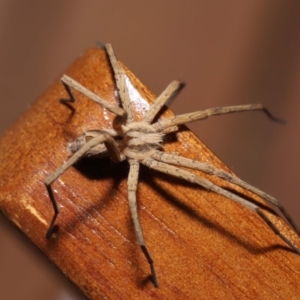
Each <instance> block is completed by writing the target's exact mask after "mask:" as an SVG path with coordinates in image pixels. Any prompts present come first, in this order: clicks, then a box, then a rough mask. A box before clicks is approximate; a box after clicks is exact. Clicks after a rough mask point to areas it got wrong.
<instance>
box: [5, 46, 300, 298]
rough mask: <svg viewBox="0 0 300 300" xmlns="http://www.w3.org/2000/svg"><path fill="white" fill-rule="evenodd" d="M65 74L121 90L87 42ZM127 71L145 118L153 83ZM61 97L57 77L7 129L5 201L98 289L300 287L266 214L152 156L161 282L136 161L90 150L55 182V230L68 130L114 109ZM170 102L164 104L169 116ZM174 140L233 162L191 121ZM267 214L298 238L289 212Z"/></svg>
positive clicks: (147, 183)
mask: <svg viewBox="0 0 300 300" xmlns="http://www.w3.org/2000/svg"><path fill="white" fill-rule="evenodd" d="M66 74H68V75H69V76H71V77H72V78H74V79H76V80H77V81H79V82H80V83H81V84H83V85H84V86H86V87H87V88H89V89H91V90H92V91H94V92H96V93H98V94H99V95H101V96H102V97H104V98H105V99H107V100H109V101H113V102H116V101H117V100H116V96H115V95H116V94H115V86H114V80H113V77H112V73H111V69H110V66H109V65H108V61H107V58H106V55H105V53H104V52H103V51H102V50H100V49H90V50H88V51H87V52H86V53H85V54H84V55H83V56H82V57H81V58H79V59H78V60H77V61H76V62H75V63H74V64H73V65H72V66H71V67H70V68H69V69H68V70H67V71H66ZM127 74H128V76H129V78H130V79H131V82H132V83H133V86H132V89H131V96H132V99H133V101H134V107H135V110H136V116H137V118H138V117H140V116H141V115H142V114H143V113H144V112H145V111H146V110H147V108H148V104H147V101H148V102H150V103H151V102H152V101H153V99H154V95H153V94H152V93H151V92H150V91H149V90H148V89H147V88H146V87H145V86H144V85H143V84H142V83H141V82H140V81H139V80H138V79H136V78H135V76H134V75H133V74H132V73H130V71H127ZM138 95H139V96H138ZM63 97H66V93H65V91H64V89H63V87H62V85H61V83H60V82H59V80H57V81H55V82H54V84H53V85H52V86H51V87H50V88H49V89H48V90H47V91H46V92H45V93H44V94H43V95H42V96H41V97H40V98H39V99H38V100H37V101H36V102H35V103H34V104H33V105H32V106H31V107H30V109H29V110H28V111H27V112H26V113H25V114H24V115H22V116H21V117H20V118H19V120H18V121H17V122H16V123H15V124H14V125H13V126H12V127H11V128H10V129H9V130H7V131H6V132H5V134H4V135H3V136H2V137H1V139H0V153H1V159H0V209H1V210H2V211H3V212H4V214H5V215H6V216H7V217H8V218H9V219H10V220H11V221H12V222H13V223H14V224H15V225H17V226H18V227H19V228H20V229H21V230H22V231H23V232H24V233H25V234H26V235H27V236H28V238H29V239H31V240H32V242H33V243H34V244H36V245H37V246H38V247H39V248H40V249H41V250H42V251H43V252H44V253H45V254H46V255H47V256H48V257H49V259H51V260H52V261H53V262H54V263H55V264H56V265H57V266H58V268H60V269H61V270H62V272H64V274H66V276H68V277H69V278H70V279H71V280H72V281H73V282H74V283H75V284H76V285H77V286H79V287H80V289H81V290H82V291H83V292H84V293H85V294H86V295H87V296H88V297H89V298H90V299H300V285H299V277H300V257H299V256H298V255H296V254H295V253H293V252H292V251H291V250H290V249H289V247H288V246H286V245H285V244H284V242H282V241H281V239H280V238H279V237H277V236H276V235H274V234H273V232H272V231H271V230H270V229H269V228H268V227H267V226H266V224H265V223H264V222H263V221H262V220H261V219H260V218H259V216H258V215H256V214H255V213H252V212H250V211H248V210H247V209H245V208H243V207H241V206H240V205H237V204H235V203H232V202H231V201H229V200H227V199H225V198H223V197H221V196H218V195H215V194H214V193H210V192H206V191H204V190H202V189H201V188H199V187H197V186H195V185H191V184H189V183H186V182H185V181H180V180H177V179H174V178H172V177H170V176H166V175H162V174H160V173H158V172H154V171H151V170H149V169H147V168H142V170H141V174H140V184H139V188H138V201H139V211H140V216H141V222H142V226H143V230H144V234H145V238H146V243H147V245H148V247H149V249H150V251H151V254H152V256H153V258H154V260H155V264H156V269H157V274H158V280H159V284H160V286H159V288H158V289H156V288H155V287H154V286H153V285H152V283H151V281H150V279H149V274H150V271H149V266H148V264H147V262H146V261H145V259H144V256H143V254H142V253H141V251H140V249H139V247H138V246H137V244H136V238H135V235H134V231H133V225H132V222H131V219H130V214H129V208H128V204H127V184H126V177H127V174H128V165H127V163H126V162H124V163H120V164H115V163H112V162H111V161H110V160H109V159H102V160H93V159H85V160H83V161H81V162H80V163H78V164H77V166H76V167H74V168H71V169H70V170H68V171H67V172H66V173H65V174H64V175H63V176H61V178H60V179H58V180H57V181H56V182H55V183H54V184H53V188H54V190H55V195H56V198H57V200H58V203H59V207H60V214H59V217H58V219H57V225H58V230H57V231H56V232H55V234H54V235H53V237H52V238H51V239H50V240H46V239H45V233H46V230H47V226H48V224H49V222H50V220H51V217H52V214H53V210H52V206H51V203H50V201H49V198H48V195H47V191H46V189H45V186H44V180H45V178H46V177H47V176H48V175H49V174H50V173H51V172H53V171H54V170H55V169H56V168H57V167H58V166H60V165H61V164H62V163H63V162H64V161H65V160H66V159H67V158H68V157H69V153H68V150H67V145H68V143H69V142H71V141H72V140H74V138H76V137H77V136H79V135H80V134H81V133H83V132H84V131H85V130H88V129H96V128H110V127H111V121H112V117H113V115H112V114H110V113H108V112H104V111H103V110H102V109H101V108H100V107H99V106H98V105H97V104H95V103H93V102H92V101H90V100H88V99H86V98H85V97H83V96H82V95H80V94H78V93H76V97H77V102H76V103H75V104H74V105H73V107H74V110H73V111H72V110H70V108H68V107H67V106H65V105H63V104H61V103H60V102H59V101H58V100H59V99H60V98H63ZM188 111H189V110H188V108H187V112H188ZM170 114H171V112H170V111H168V110H166V111H165V112H164V114H163V116H162V117H164V116H167V115H170ZM202 122H205V121H202ZM201 125H202V124H201ZM199 126H200V124H199ZM220 130H222V129H221V128H220ZM165 149H166V151H173V152H179V153H180V154H181V155H183V156H186V157H190V158H193V159H197V160H200V161H206V162H211V163H213V164H214V165H215V166H217V167H218V168H222V169H226V170H228V169H227V167H226V166H224V164H223V163H222V162H221V161H220V160H219V159H218V158H216V157H215V155H214V154H213V153H212V152H210V151H209V150H208V149H207V148H206V147H205V146H204V145H203V144H202V143H201V142H200V141H199V140H198V139H197V138H196V137H195V136H194V135H193V134H192V133H191V132H189V131H188V130H187V129H186V128H182V130H181V132H180V133H178V134H177V135H174V134H173V135H171V136H170V138H169V139H168V140H167V143H166V146H165ZM257 171H258V172H259V170H257ZM199 174H200V173H199ZM201 176H205V175H203V174H201ZM206 177H208V176H206ZM210 178H211V180H213V181H214V182H216V183H218V184H219V185H222V186H226V187H229V188H231V189H234V190H236V191H238V192H239V193H241V194H244V195H245V196H246V197H250V198H252V199H253V200H254V201H261V200H260V199H259V198H258V197H255V196H254V195H251V194H250V193H248V192H246V191H243V190H242V189H239V188H236V187H234V186H231V185H230V184H228V183H225V182H224V181H222V180H220V179H217V178H214V177H210ZM269 215H270V218H272V220H273V221H274V222H275V223H276V225H277V226H278V227H279V228H280V229H281V230H282V231H284V233H285V234H286V235H287V236H288V237H289V238H290V239H291V240H292V241H293V242H294V243H295V244H296V245H297V246H298V247H300V240H299V238H298V237H297V236H296V234H294V233H293V231H292V230H291V229H290V228H289V226H288V225H286V223H285V221H283V220H281V219H280V218H278V217H277V216H276V215H273V214H269Z"/></svg>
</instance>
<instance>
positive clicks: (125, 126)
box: [45, 44, 300, 287]
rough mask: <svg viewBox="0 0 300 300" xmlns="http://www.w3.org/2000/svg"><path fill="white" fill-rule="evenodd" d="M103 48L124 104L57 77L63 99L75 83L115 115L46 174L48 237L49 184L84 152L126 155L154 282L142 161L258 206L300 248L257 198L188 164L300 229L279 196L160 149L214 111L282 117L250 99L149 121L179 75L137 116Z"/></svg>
mask: <svg viewBox="0 0 300 300" xmlns="http://www.w3.org/2000/svg"><path fill="white" fill-rule="evenodd" d="M106 51H107V53H108V57H109V60H110V63H111V66H112V69H113V72H114V75H115V82H116V87H117V90H118V93H119V98H120V102H121V106H122V107H119V106H116V105H114V104H111V103H109V102H107V101H106V100H104V99H102V98H101V97H99V96H98V95H96V94H94V93H92V92H91V91H89V90H88V89H86V88H85V87H83V86H82V85H80V84H79V83H78V82H76V81H74V80H73V79H71V78H70V77H68V76H67V75H64V76H63V77H62V78H61V81H62V83H63V85H64V87H65V88H66V91H67V92H68V94H69V96H70V99H68V100H64V101H69V102H74V101H75V98H74V95H73V93H72V91H71V88H74V89H76V90H78V91H79V92H81V93H83V94H84V95H85V96H87V97H89V98H90V99H91V100H93V101H95V102H97V103H99V104H100V105H101V106H102V108H104V109H107V110H109V111H110V112H112V113H114V114H115V115H116V117H115V119H114V122H113V125H112V129H96V130H90V131H87V132H85V133H83V134H82V135H81V136H80V137H79V138H77V139H76V140H75V141H74V142H72V143H71V144H70V145H69V150H70V152H71V153H73V155H72V156H71V157H70V158H69V159H68V160H67V161H66V162H65V163H64V164H63V165H62V166H61V167H59V168H58V169H57V170H56V171H55V172H54V173H52V174H51V175H50V176H48V177H47V179H46V181H45V184H46V188H47V190H48V193H49V197H50V200H51V202H52V205H53V208H54V216H53V218H52V221H51V223H50V226H49V229H48V231H47V234H46V236H47V238H50V236H51V234H52V232H53V228H54V224H55V220H56V218H57V215H58V212H59V211H58V206H57V203H56V200H55V197H54V194H53V191H52V188H51V185H52V183H53V182H54V181H55V180H56V179H57V178H58V177H59V176H60V175H61V174H63V173H64V172H65V171H66V170H67V169H68V168H69V167H71V166H72V165H73V164H74V163H76V162H77V161H78V160H79V159H80V158H81V157H83V156H99V157H102V156H109V157H110V158H111V159H112V160H113V161H115V162H120V161H123V160H127V161H128V163H129V166H130V170H129V175H128V187H127V189H128V201H129V208H130V213H131V217H132V220H133V224H134V229H135V233H136V237H137V241H138V244H139V246H140V247H141V249H142V251H143V253H144V254H145V257H146V259H147V260H148V263H149V265H150V268H151V274H152V280H153V283H154V285H155V286H156V287H157V286H158V282H157V277H156V272H155V268H154V261H153V259H152V257H151V255H150V252H149V250H148V248H147V247H146V244H145V241H144V237H143V232H142V228H141V224H140V221H139V217H138V210H137V203H136V202H137V199H136V191H137V185H138V174H139V166H140V164H143V165H145V166H147V167H149V168H152V169H155V170H157V171H160V172H163V173H166V174H170V175H172V176H175V177H179V178H183V179H185V180H187V181H189V182H192V183H194V184H197V185H199V186H201V187H203V188H205V189H207V190H210V191H212V192H215V193H218V194H220V195H223V196H224V197H226V198H228V199H230V200H233V201H235V202H237V203H239V204H241V205H243V206H245V207H247V208H248V209H250V210H252V211H254V212H256V213H257V214H258V215H259V216H260V217H261V218H262V219H263V220H264V221H265V222H266V224H267V225H268V226H269V227H270V228H271V229H272V230H273V231H274V233H275V234H277V235H279V236H280V238H281V239H282V240H283V241H285V242H286V243H287V244H288V245H289V246H290V247H291V248H292V249H293V250H294V251H295V252H296V253H298V254H300V250H299V249H298V248H297V247H296V246H295V245H294V244H293V243H292V242H291V241H290V240H289V239H288V238H287V237H286V236H285V235H283V234H282V233H281V232H280V231H279V229H278V228H277V227H276V225H275V224H274V223H272V221H271V220H270V219H269V218H268V217H267V215H266V214H265V213H264V212H263V211H262V210H261V209H260V208H259V207H258V206H257V205H256V204H255V203H253V202H250V201H249V200H248V199H245V198H242V197H241V196H240V195H237V194H235V193H233V192H231V191H228V190H226V189H224V188H222V187H219V186H217V185H216V184H214V183H213V182H211V181H209V180H207V179H205V178H202V177H200V176H197V175H195V174H194V173H192V172H190V171H187V170H186V169H194V170H199V171H202V172H204V173H207V174H211V175H215V176H217V177H220V178H222V179H224V180H226V181H229V182H231V183H233V184H235V185H237V186H240V187H242V188H244V189H246V190H248V191H251V192H253V193H255V194H257V195H258V196H260V197H262V198H264V199H265V200H266V201H268V202H269V203H271V204H273V205H275V206H277V207H278V208H279V209H280V211H281V212H282V214H283V215H284V216H285V218H286V219H287V220H288V221H289V223H290V225H291V226H292V227H293V229H294V230H295V231H296V232H297V233H298V235H299V234H300V230H299V228H298V227H297V225H296V224H295V222H294V221H293V220H292V218H291V217H290V215H289V214H288V213H287V211H286V210H285V209H284V207H283V206H282V205H281V204H280V202H279V201H278V200H277V199H275V198H274V197H272V196H270V195H268V194H266V193H264V192H262V191H261V190H259V189H257V188H255V187H253V186H251V185H250V184H248V183H246V182H244V181H243V180H241V179H239V178H238V177H236V176H233V175H232V174H230V173H228V172H226V171H223V170H220V169H217V168H215V167H214V166H212V165H210V164H208V163H203V162H199V161H194V160H192V159H189V158H185V157H182V156H179V155H177V154H175V153H167V152H164V151H163V138H164V135H166V134H168V133H170V132H175V131H177V130H178V127H177V126H179V125H181V124H185V123H188V122H192V121H196V120H202V119H206V118H208V117H209V116H212V115H220V114H227V113H233V112H240V111H249V110H261V111H263V112H265V113H266V114H267V115H268V116H269V117H270V118H271V119H273V120H275V121H280V120H278V119H276V118H274V117H273V116H272V115H271V114H270V112H269V111H268V110H267V109H266V108H265V107H263V106H262V105H261V104H249V105H239V106H226V107H216V108H210V109H206V110H202V111H197V112H192V113H187V114H183V115H178V116H174V117H171V118H167V119H162V120H158V121H155V122H153V120H154V118H155V117H156V116H157V114H158V113H159V111H160V110H161V108H162V107H163V105H164V104H165V103H166V102H167V101H168V100H169V99H170V98H171V97H172V96H173V95H174V94H176V93H177V92H178V91H179V90H180V88H181V84H180V83H179V82H178V81H173V82H171V83H170V84H169V85H168V86H167V88H166V89H165V90H164V91H163V93H162V94H161V95H160V96H159V97H158V98H157V99H156V100H155V102H154V103H153V105H152V106H150V108H149V110H148V111H147V113H146V114H145V116H144V117H143V118H142V120H141V121H135V119H134V117H133V112H132V110H131V103H130V102H131V100H130V97H129V93H128V89H127V86H126V75H125V72H124V71H123V69H122V67H121V66H120V65H119V63H118V61H117V60H116V57H115V55H114V52H113V49H112V46H111V45H110V44H107V45H106Z"/></svg>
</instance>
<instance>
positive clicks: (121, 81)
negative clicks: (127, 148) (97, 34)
mask: <svg viewBox="0 0 300 300" xmlns="http://www.w3.org/2000/svg"><path fill="white" fill-rule="evenodd" d="M105 47H106V52H107V54H108V57H109V61H110V64H111V66H112V69H113V71H114V75H115V82H116V86H117V89H118V92H119V96H120V101H121V104H122V107H123V109H124V110H125V112H126V114H127V119H126V124H128V123H132V122H133V121H134V118H133V113H132V109H131V104H132V103H131V101H130V95H129V93H128V88H127V84H126V80H127V76H126V74H125V72H124V70H123V68H122V67H121V66H120V65H119V62H118V61H117V58H116V56H115V53H114V50H113V47H112V45H111V44H106V45H105Z"/></svg>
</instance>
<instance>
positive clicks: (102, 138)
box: [45, 133, 121, 239]
mask: <svg viewBox="0 0 300 300" xmlns="http://www.w3.org/2000/svg"><path fill="white" fill-rule="evenodd" d="M101 143H103V144H104V145H105V146H106V148H107V150H108V153H109V155H110V157H111V159H112V160H113V161H116V162H118V161H121V156H120V152H119V149H118V147H117V145H116V143H115V141H114V139H113V138H112V137H111V136H110V135H109V134H107V133H99V135H98V136H96V137H94V138H92V139H91V140H89V141H88V142H87V143H86V144H84V145H83V146H82V147H81V148H80V149H79V150H78V151H77V152H75V153H74V154H73V155H72V156H71V157H70V158H69V159H68V160H67V161H66V162H65V163H64V164H63V165H62V166H60V167H59V168H57V169H56V170H55V171H54V172H53V173H52V174H51V175H49V176H48V177H47V178H46V180H45V185H46V188H47V191H48V194H49V198H50V200H51V203H52V206H53V209H54V215H53V217H52V220H51V223H50V225H49V228H48V230H47V233H46V238H47V239H49V238H50V237H51V235H52V233H53V229H54V225H55V220H56V218H57V216H58V213H59V209H58V205H57V201H56V200H55V197H54V193H53V190H52V183H53V182H54V181H55V180H56V179H57V178H58V177H59V176H61V175H62V174H63V173H64V172H66V171H67V170H68V169H69V168H70V167H71V166H73V165H74V164H75V163H76V162H77V161H78V160H79V159H80V158H81V157H83V156H84V155H85V153H86V152H88V151H89V150H90V149H91V148H93V147H95V146H97V145H98V144H101Z"/></svg>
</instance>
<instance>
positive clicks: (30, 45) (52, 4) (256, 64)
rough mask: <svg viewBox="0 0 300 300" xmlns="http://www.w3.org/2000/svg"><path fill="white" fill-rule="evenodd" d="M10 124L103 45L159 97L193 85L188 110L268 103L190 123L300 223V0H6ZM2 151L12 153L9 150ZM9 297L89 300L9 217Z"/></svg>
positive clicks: (5, 241) (4, 286) (4, 278)
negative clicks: (176, 85) (276, 119)
mask: <svg viewBox="0 0 300 300" xmlns="http://www.w3.org/2000/svg"><path fill="white" fill-rule="evenodd" d="M0 24H1V26H0V91H1V95H2V96H1V97H2V98H1V101H0V114H1V116H0V131H1V132H3V131H4V130H5V129H6V128H8V127H9V126H10V125H11V124H12V122H13V121H14V120H15V119H16V118H17V117H18V116H19V115H20V114H21V113H22V112H24V111H25V110H26V109H28V107H29V106H30V103H31V102H33V101H34V100H35V99H36V98H37V97H38V96H39V95H40V94H41V93H42V92H43V91H44V90H45V88H47V86H49V85H50V84H51V83H52V82H53V80H54V79H56V78H57V77H59V76H60V75H61V74H62V72H63V71H64V69H65V68H66V67H67V66H69V65H70V64H71V63H72V61H74V60H75V59H76V57H77V56H78V55H80V54H81V53H82V52H83V51H85V50H86V49H87V48H89V47H92V46H94V45H95V44H96V42H98V41H101V42H108V41H109V42H111V43H112V44H113V45H114V48H115V50H116V52H117V55H118V57H119V58H120V59H121V60H122V61H123V62H124V63H125V64H126V65H127V66H128V67H129V68H130V69H131V70H132V71H133V72H134V73H135V74H136V75H137V76H138V77H139V78H140V79H141V80H142V81H143V82H144V83H145V84H146V85H147V86H148V87H149V88H150V89H152V90H153V91H154V92H155V93H156V94H158V93H160V91H162V89H163V88H164V87H165V86H166V85H167V84H168V83H169V82H170V81H171V80H173V79H179V80H183V81H185V82H186V83H187V86H186V88H185V90H184V91H183V92H182V93H181V95H180V96H179V97H178V98H177V99H176V100H175V101H174V102H173V103H172V104H171V107H172V109H173V110H174V111H175V112H176V113H179V112H188V111H195V110H200V109H203V108H208V107H213V106H221V105H233V104H246V103H257V102H261V103H264V104H265V105H266V106H268V107H269V109H270V110H271V111H272V112H273V113H274V114H276V115H278V116H280V117H282V118H284V119H286V120H287V121H288V123H287V125H285V126H281V125H278V124H274V123H272V122H270V121H269V120H268V119H266V118H265V117H264V116H263V115H262V114H259V113H247V114H241V115H230V116H223V117H219V118H212V119H209V120H206V121H204V122H205V123H204V122H198V123H195V124H192V125H190V126H189V127H190V128H191V129H192V130H193V131H194V132H195V133H196V134H197V135H198V136H199V137H200V138H201V139H202V140H203V141H204V142H205V143H206V144H207V145H208V146H209V147H210V148H211V149H212V150H213V151H214V152H215V153H216V154H217V155H218V156H219V157H220V158H221V159H222V160H223V161H224V162H225V163H226V164H227V165H228V166H229V167H231V168H232V169H233V170H234V171H235V172H236V173H237V174H238V175H240V176H241V177H242V178H243V179H245V180H246V181H248V182H250V183H252V184H254V185H256V186H258V187H260V188H261V189H263V190H265V191H267V192H269V193H270V194H272V195H274V196H275V197H277V198H278V199H280V200H281V201H282V203H284V205H285V206H286V208H287V209H288V210H289V211H290V212H291V213H292V215H293V217H294V218H295V219H296V220H297V222H298V224H299V225H300V210H299V207H300V205H299V203H300V199H299V196H298V188H297V185H298V184H299V183H298V178H299V175H298V171H299V169H300V168H299V167H300V163H299V161H300V159H299V155H298V154H299V153H300V138H299V128H300V101H299V99H300V60H299V58H300V2H299V1H296V0H295V1H292V0H291V1H289V0H287V1H273V0H263V1H262V0H248V1H238V0H232V1H218V2H216V1H201V0H193V1H176V2H175V1H171V0H166V1H158V0H156V1H141V2H137V1H132V0H127V1H98V0H97V1H96V0H94V1H72V0H70V1H66V0H61V1H57V0H56V1H33V0H30V1H18V0H2V1H0ZM0 155H1V154H0ZM0 223H1V225H0V231H1V234H0V236H1V243H0V245H1V246H0V265H1V268H0V290H1V299H5V300H7V299H9V300H10V299H22V300H26V299H41V298H43V299H45V300H46V299H84V296H83V295H81V294H80V292H79V291H77V290H76V288H74V287H73V286H72V284H70V283H69V282H68V281H67V280H65V279H64V276H63V275H61V274H60V272H59V271H58V270H57V269H56V268H55V267H52V264H51V263H50V262H48V261H47V259H46V258H45V257H43V255H42V254H41V253H40V252H39V251H38V250H37V249H36V248H35V247H34V246H32V245H31V244H30V242H28V241H27V239H26V237H25V236H24V235H23V234H22V233H20V232H19V231H18V230H17V229H16V228H14V226H12V225H11V224H10V223H9V222H8V221H7V220H6V219H5V217H4V216H3V215H2V214H1V216H0Z"/></svg>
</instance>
